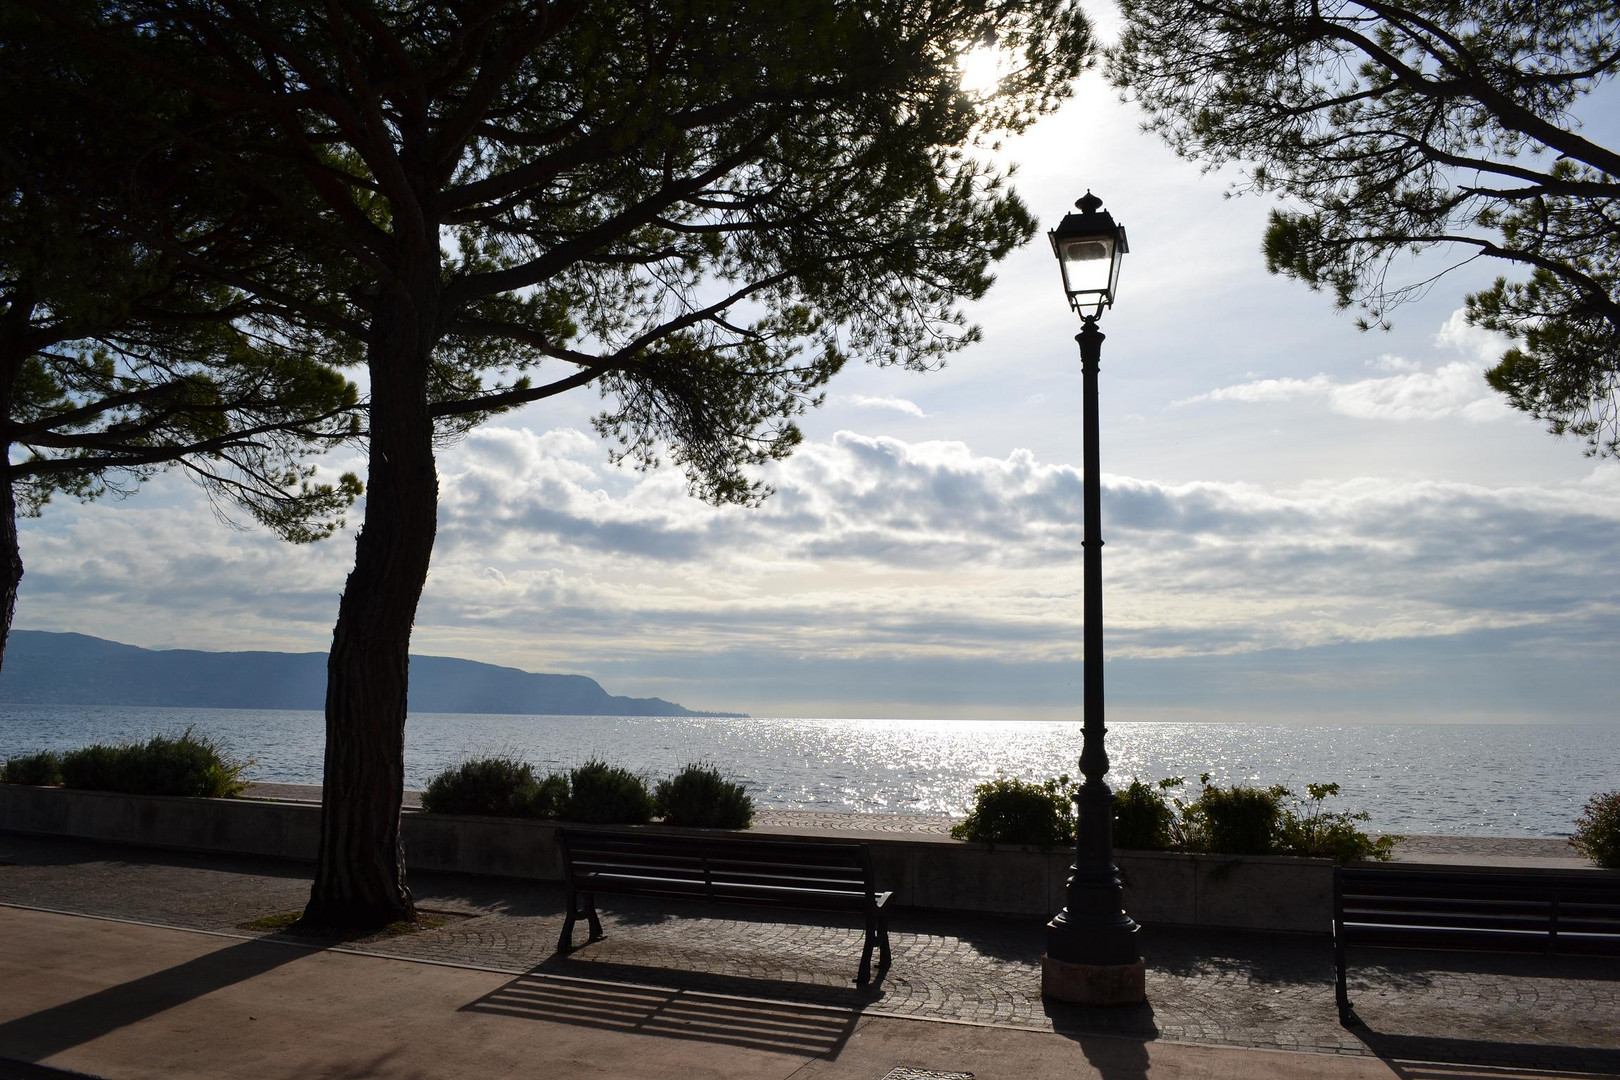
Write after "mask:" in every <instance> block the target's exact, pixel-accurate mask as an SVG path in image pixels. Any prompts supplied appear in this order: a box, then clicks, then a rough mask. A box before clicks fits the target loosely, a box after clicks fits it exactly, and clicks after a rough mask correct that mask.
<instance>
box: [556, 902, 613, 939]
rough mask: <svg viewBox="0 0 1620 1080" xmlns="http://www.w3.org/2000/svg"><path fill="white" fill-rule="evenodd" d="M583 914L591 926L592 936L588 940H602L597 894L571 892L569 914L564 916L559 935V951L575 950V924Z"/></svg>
mask: <svg viewBox="0 0 1620 1080" xmlns="http://www.w3.org/2000/svg"><path fill="white" fill-rule="evenodd" d="M581 915H583V916H585V919H586V922H587V923H588V924H589V925H590V928H591V936H590V938H589V939H588V940H590V941H601V940H602V937H603V934H602V920H601V919H599V918H597V915H596V897H595V895H594V894H592V893H573V892H571V893H569V896H568V914H567V915H566V916H564V918H563V925H562V933H561V934H559V935H558V936H557V951H558V952H563V953H565V952H573V951H574V924H575V923H576V922H578V921H579V917H580V916H581Z"/></svg>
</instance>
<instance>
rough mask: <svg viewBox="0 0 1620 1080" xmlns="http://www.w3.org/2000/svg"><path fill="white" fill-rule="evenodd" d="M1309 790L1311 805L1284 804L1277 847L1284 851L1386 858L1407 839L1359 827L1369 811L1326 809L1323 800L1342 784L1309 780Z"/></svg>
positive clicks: (1326, 856)
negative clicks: (1369, 832)
mask: <svg viewBox="0 0 1620 1080" xmlns="http://www.w3.org/2000/svg"><path fill="white" fill-rule="evenodd" d="M1305 790H1306V792H1307V793H1308V800H1307V801H1308V806H1306V807H1305V808H1304V810H1303V812H1301V811H1300V810H1296V809H1295V808H1294V807H1291V806H1284V807H1283V808H1282V816H1281V818H1280V820H1279V821H1278V828H1277V850H1278V852H1279V853H1280V854H1283V855H1304V856H1308V857H1311V858H1317V859H1337V860H1338V861H1339V862H1353V861H1356V860H1360V859H1374V860H1377V861H1379V862H1385V861H1387V860H1388V859H1389V856H1390V852H1392V851H1393V850H1394V848H1395V845H1396V844H1398V843H1400V842H1401V841H1402V840H1404V839H1406V837H1404V836H1393V835H1391V836H1380V837H1379V838H1378V839H1377V840H1374V839H1373V838H1372V837H1370V836H1368V835H1367V834H1366V833H1364V832H1362V831H1361V830H1360V829H1358V828H1356V823H1357V822H1359V821H1366V820H1367V819H1368V815H1367V814H1366V813H1365V812H1363V813H1359V814H1346V813H1343V812H1342V811H1329V810H1325V809H1324V808H1323V805H1322V804H1323V801H1324V800H1325V799H1327V797H1328V796H1330V795H1337V794H1338V793H1339V785H1338V784H1306V785H1305ZM1283 794H1284V797H1288V798H1294V799H1295V800H1296V802H1297V800H1298V796H1295V795H1294V794H1293V793H1292V792H1289V791H1286V790H1285V791H1284V793H1283Z"/></svg>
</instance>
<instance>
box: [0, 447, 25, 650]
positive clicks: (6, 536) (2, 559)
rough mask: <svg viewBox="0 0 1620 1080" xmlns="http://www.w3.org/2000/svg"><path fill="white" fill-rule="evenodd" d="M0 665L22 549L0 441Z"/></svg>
mask: <svg viewBox="0 0 1620 1080" xmlns="http://www.w3.org/2000/svg"><path fill="white" fill-rule="evenodd" d="M0 455H4V456H0V473H4V476H0V666H3V665H4V664H5V661H6V642H7V640H9V639H10V637H11V619H12V616H14V615H15V614H16V613H17V586H18V585H20V584H21V583H22V576H23V564H22V549H21V548H20V547H19V546H18V544H17V495H16V492H14V491H12V490H11V445H10V443H5V444H4V445H0Z"/></svg>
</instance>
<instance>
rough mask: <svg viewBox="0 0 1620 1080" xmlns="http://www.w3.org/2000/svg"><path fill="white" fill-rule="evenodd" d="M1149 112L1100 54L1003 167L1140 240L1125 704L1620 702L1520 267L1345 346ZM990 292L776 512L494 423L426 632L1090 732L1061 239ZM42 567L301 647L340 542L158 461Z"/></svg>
mask: <svg viewBox="0 0 1620 1080" xmlns="http://www.w3.org/2000/svg"><path fill="white" fill-rule="evenodd" d="M1103 29H1104V32H1105V33H1106V32H1107V31H1108V26H1107V21H1106V19H1104V20H1103ZM1139 122H1140V117H1139V116H1138V114H1137V113H1136V112H1135V110H1134V109H1133V108H1132V107H1131V106H1129V105H1126V104H1122V103H1120V102H1119V101H1118V100H1117V99H1116V97H1115V94H1114V92H1113V91H1112V90H1111V89H1109V88H1108V87H1107V85H1106V84H1105V83H1104V82H1103V80H1102V79H1101V78H1100V77H1099V76H1097V75H1095V74H1092V75H1088V76H1086V77H1085V78H1083V79H1082V80H1081V82H1080V84H1079V86H1078V92H1077V94H1076V96H1075V98H1074V99H1073V100H1071V101H1070V102H1069V103H1068V104H1067V105H1065V106H1064V108H1063V109H1062V110H1061V111H1060V112H1058V113H1057V114H1055V115H1053V116H1050V117H1048V118H1046V119H1044V120H1043V121H1042V122H1041V123H1040V124H1038V125H1037V126H1036V127H1035V128H1034V129H1032V130H1031V131H1030V132H1028V133H1027V134H1026V135H1025V136H1022V137H1020V138H1018V139H1015V140H1011V141H1010V142H1009V143H1008V145H1007V147H1006V148H1005V151H1004V156H1005V157H1006V158H1008V159H1009V160H1012V161H1016V162H1018V164H1019V170H1018V173H1017V176H1016V178H1015V187H1016V188H1017V190H1018V191H1019V192H1020V194H1021V195H1022V196H1023V198H1024V199H1025V200H1026V202H1027V203H1028V204H1029V205H1030V207H1031V208H1032V209H1033V210H1034V211H1035V212H1036V214H1037V215H1038V216H1039V217H1040V220H1041V223H1042V230H1043V231H1044V230H1045V229H1047V228H1050V227H1051V226H1053V225H1055V224H1056V222H1057V221H1058V220H1059V219H1060V218H1061V216H1062V215H1063V214H1064V213H1065V212H1067V211H1068V210H1069V208H1070V206H1071V205H1072V203H1073V201H1074V200H1075V199H1076V198H1078V197H1079V196H1080V195H1082V194H1083V193H1084V192H1085V191H1086V190H1087V189H1090V190H1092V191H1094V192H1095V193H1096V194H1097V195H1098V196H1099V197H1101V198H1102V199H1103V200H1104V203H1105V205H1106V208H1107V209H1108V210H1109V211H1110V212H1111V213H1113V215H1114V216H1115V217H1116V218H1117V219H1118V220H1119V221H1120V222H1121V223H1122V224H1123V225H1125V227H1126V228H1127V230H1128V233H1129V239H1130V249H1131V250H1130V253H1129V255H1128V256H1127V257H1126V260H1125V264H1124V267H1123V270H1122V273H1121V281H1120V288H1119V296H1118V300H1117V303H1116V305H1115V307H1114V308H1113V309H1112V310H1110V311H1109V312H1107V314H1106V315H1105V316H1104V318H1103V320H1102V323H1101V326H1102V329H1103V331H1104V333H1105V334H1106V335H1107V340H1106V342H1105V343H1104V345H1103V352H1102V366H1101V415H1102V421H1101V422H1102V431H1101V453H1102V469H1101V473H1102V487H1103V496H1102V497H1103V519H1102V530H1103V538H1104V540H1105V542H1106V547H1105V550H1104V583H1105V585H1104V607H1105V641H1106V645H1105V647H1106V652H1107V657H1108V660H1107V669H1106V670H1107V677H1106V685H1107V694H1108V716H1109V718H1110V719H1115V720H1173V721H1251V720H1260V721H1272V720H1277V721H1292V720H1299V721H1305V720H1323V721H1356V722H1362V721H1365V722H1383V721H1389V722H1411V721H1532V722H1534V721H1555V722H1596V723H1614V722H1617V718H1616V712H1617V710H1616V707H1615V705H1614V696H1613V693H1612V689H1611V679H1612V672H1613V671H1614V669H1615V660H1616V658H1617V657H1620V619H1617V618H1616V616H1617V615H1620V539H1617V538H1620V530H1617V528H1616V525H1617V524H1620V463H1617V462H1614V461H1600V460H1595V459H1590V458H1586V457H1584V456H1582V453H1581V445H1580V443H1578V442H1576V441H1571V440H1559V439H1556V438H1554V437H1552V436H1550V435H1549V434H1547V433H1546V432H1545V431H1544V430H1543V428H1542V427H1541V425H1539V424H1538V423H1537V422H1535V421H1533V420H1531V419H1529V418H1527V417H1524V416H1523V415H1521V414H1517V413H1514V412H1513V411H1512V410H1510V409H1509V408H1508V407H1507V406H1506V405H1505V404H1504V403H1503V402H1502V400H1500V399H1499V397H1498V396H1497V395H1495V394H1494V392H1493V391H1491V390H1490V389H1489V388H1488V387H1487V386H1486V385H1485V382H1484V380H1483V378H1482V375H1481V372H1482V371H1483V370H1484V369H1485V368H1486V367H1488V366H1490V365H1491V364H1492V363H1493V362H1494V360H1495V358H1496V357H1497V356H1499V354H1500V352H1501V350H1502V348H1503V342H1502V341H1501V340H1499V339H1493V338H1492V337H1491V336H1490V335H1488V334H1485V333H1483V332H1481V331H1478V330H1475V329H1472V328H1470V327H1468V326H1467V325H1466V324H1465V323H1464V322H1463V321H1462V317H1461V313H1460V309H1461V307H1462V299H1463V297H1464V295H1466V294H1467V293H1468V292H1469V291H1472V290H1474V289H1478V288H1480V287H1482V286H1484V285H1486V284H1488V282H1489V281H1490V280H1491V279H1492V278H1494V276H1495V275H1496V274H1497V273H1498V272H1499V268H1498V267H1491V266H1478V265H1475V266H1469V267H1465V268H1463V269H1462V270H1460V271H1458V272H1456V273H1454V274H1452V275H1450V276H1447V277H1445V278H1443V279H1442V280H1441V281H1439V282H1438V283H1437V284H1436V285H1435V286H1434V287H1433V288H1431V289H1430V290H1429V291H1428V293H1427V294H1426V295H1425V296H1424V297H1423V299H1422V300H1420V301H1418V302H1415V303H1412V304H1409V305H1407V306H1405V307H1403V308H1400V309H1397V310H1396V312H1395V313H1394V320H1395V326H1394V328H1393V330H1391V331H1389V332H1381V331H1373V332H1370V333H1366V332H1361V331H1359V330H1357V329H1356V327H1355V325H1354V319H1353V316H1352V315H1349V314H1344V313H1339V312H1337V311H1335V309H1334V306H1333V303H1332V301H1331V298H1330V297H1328V296H1326V295H1323V294H1319V293H1313V292H1311V291H1310V290H1308V289H1307V288H1306V287H1304V286H1302V285H1300V284H1298V283H1295V282H1292V281H1289V280H1287V279H1283V278H1277V277H1272V276H1269V275H1268V274H1267V273H1266V271H1265V267H1264V262H1263V259H1262V256H1261V253H1260V239H1261V234H1262V231H1263V228H1264V223H1265V217H1266V212H1267V210H1268V209H1270V204H1269V203H1268V202H1267V201H1265V200H1263V199H1260V198H1255V197H1250V196H1244V197H1237V198H1232V197H1229V195H1230V191H1231V185H1232V183H1233V181H1234V180H1236V179H1237V178H1238V177H1237V174H1236V173H1220V174H1209V175H1206V174H1203V173H1201V172H1200V170H1199V168H1198V167H1197V166H1196V165H1194V164H1191V163H1188V162H1184V161H1181V160H1179V159H1177V158H1175V157H1174V156H1173V155H1172V154H1171V153H1170V152H1169V151H1168V150H1167V149H1166V148H1165V147H1164V146H1163V145H1162V144H1161V143H1159V142H1158V141H1157V139H1156V138H1155V137H1153V136H1150V135H1147V134H1143V133H1142V132H1141V131H1140V130H1139V129H1138V125H1139ZM1437 268H1438V265H1437V264H1435V263H1433V262H1430V263H1428V264H1425V265H1424V266H1420V267H1416V268H1414V272H1415V273H1416V272H1424V273H1426V272H1428V271H1429V270H1432V269H1437ZM968 314H969V316H970V318H971V319H972V321H974V322H976V323H977V324H979V325H980V326H981V327H982V329H983V340H982V341H981V342H979V343H978V344H976V345H975V346H973V347H971V348H970V349H968V350H967V351H965V352H963V353H960V354H958V355H956V356H954V357H953V358H952V359H951V360H950V362H949V364H948V365H947V366H946V367H945V368H944V369H943V370H940V371H936V372H930V373H920V374H919V373H912V372H906V371H902V370H895V369H879V368H873V367H864V368H858V369H857V368H850V369H846V370H845V371H844V372H842V373H841V374H840V375H839V376H838V377H837V378H835V380H834V381H833V383H832V385H831V386H830V388H829V393H828V398H827V402H826V405H825V406H824V407H823V408H822V409H820V410H819V411H818V412H816V413H814V414H812V415H810V416H808V417H807V418H806V420H805V422H804V425H803V426H804V431H805V435H806V439H805V442H804V444H803V445H802V447H801V448H800V449H799V450H798V451H797V452H796V453H795V455H794V456H793V457H792V458H791V459H790V460H788V461H787V462H784V463H781V464H780V465H778V466H774V467H772V468H771V469H769V470H768V471H767V473H766V474H765V478H766V479H767V480H768V481H769V482H770V483H771V484H772V485H773V486H774V488H775V489H776V493H775V495H774V496H772V497H771V498H770V499H769V500H768V501H767V502H766V503H765V504H764V505H763V506H762V507H760V508H758V509H740V508H723V509H715V508H712V507H709V506H706V505H704V504H702V503H700V502H698V501H696V500H694V499H692V498H690V497H689V496H688V495H687V494H686V490H685V482H684V479H683V477H682V475H681V474H680V473H679V471H678V470H665V471H661V472H653V473H637V472H634V471H630V470H625V469H621V468H618V467H615V466H613V465H611V464H609V463H608V460H607V449H606V446H605V445H604V444H603V443H602V442H601V441H600V440H598V439H597V438H596V437H595V435H594V434H592V432H591V428H590V424H589V421H590V418H591V416H592V415H593V414H594V413H595V412H596V411H598V409H599V408H600V402H599V399H597V398H596V397H595V396H594V393H593V392H592V391H588V390H587V391H584V392H575V393H573V394H571V395H566V396H564V397H562V398H557V399H552V400H550V401H547V402H543V403H540V404H537V405H534V406H530V407H528V408H526V409H524V410H522V411H519V412H515V413H509V414H506V415H504V416H502V417H499V418H497V419H496V420H494V421H492V422H490V423H488V424H486V425H485V426H483V427H482V428H480V429H478V430H477V431H476V432H474V433H473V434H472V435H471V436H470V437H468V438H467V439H465V440H464V441H463V442H461V443H460V444H458V445H456V446H454V447H453V448H451V449H449V450H447V451H446V452H444V453H443V454H442V455H441V457H440V461H439V468H440V485H441V505H440V516H439V533H438V540H437V546H436V549H435V553H434V559H433V568H432V572H431V575H430V578H429V581H428V584H427V589H426V592H425V593H424V595H423V598H422V603H421V607H420V610H419V613H418V618H417V624H416V631H415V637H414V640H413V646H412V648H413V652H415V653H418V654H430V655H444V656H459V657H466V658H469V659H474V660H481V661H485V662H489V663H495V664H503V665H509V666H513V667H519V668H523V669H526V670H530V671H550V672H568V673H575V674H583V675H589V676H592V677H594V678H596V679H598V680H599V681H600V682H601V683H602V684H603V685H604V687H606V688H607V689H608V690H609V692H611V693H616V694H627V695H633V696H658V697H663V698H667V699H670V700H674V701H678V702H681V703H682V704H685V705H687V706H689V707H692V708H698V709H713V710H726V711H736V712H747V713H750V714H753V715H756V716H828V717H919V718H939V719H955V718H964V719H969V718H971V719H1042V720H1045V719H1078V718H1079V717H1080V697H1081V694H1080V689H1081V664H1080V655H1081V639H1082V617H1081V616H1082V590H1081V549H1080V544H1079V540H1080V536H1081V530H1082V516H1081V472H1080V461H1081V446H1080V439H1081V432H1080V420H1079V417H1080V365H1079V357H1078V352H1077V350H1076V347H1075V344H1074V341H1073V335H1074V334H1075V333H1076V331H1077V330H1078V329H1079V324H1078V320H1077V318H1076V317H1075V316H1074V315H1073V314H1072V313H1071V312H1070V311H1069V309H1068V307H1067V304H1066V303H1065V301H1064V297H1063V293H1062V288H1061V282H1060V279H1059V275H1058V269H1057V265H1056V262H1055V261H1054V259H1053V258H1052V254H1051V249H1050V247H1049V246H1048V245H1047V243H1046V240H1045V238H1044V236H1042V237H1039V238H1037V240H1036V241H1034V242H1033V243H1031V244H1029V245H1028V246H1027V247H1025V248H1023V249H1020V250H1019V251H1017V252H1015V253H1013V255H1012V256H1010V257H1009V258H1008V259H1007V260H1006V261H1005V262H1004V263H1003V264H1001V266H1000V267H999V270H998V280H997V283H996V284H995V286H994V287H993V288H992V290H991V291H990V293H989V295H988V296H987V297H986V298H985V299H984V300H983V301H982V302H980V303H978V304H975V305H973V306H972V307H971V308H969V310H968ZM329 465H330V466H331V468H332V469H334V470H341V469H344V468H356V469H358V470H359V471H360V472H361V473H362V475H363V474H364V467H363V466H364V462H363V460H362V459H361V458H360V457H358V456H357V455H354V454H349V455H346V456H344V455H340V456H338V457H335V458H333V459H332V460H331V461H330V462H329ZM350 520H351V522H357V521H358V520H359V515H358V513H353V514H351V515H350ZM22 555H23V560H24V565H25V567H26V574H25V576H24V578H23V582H22V588H21V592H20V597H19V601H18V605H17V614H16V626H18V627H20V628H28V629H37V630H54V631H76V632H79V633H86V634H93V635H96V636H99V637H105V638H111V639H113V640H117V641H122V642H127V643H129V644H134V645H140V646H144V647H148V648H199V649H270V650H278V651H293V652H314V651H324V650H325V649H326V648H327V647H328V646H329V644H330V642H331V627H332V622H333V620H334V618H335V617H336V612H337V600H338V596H339V593H340V592H341V590H342V587H343V580H344V576H345V574H346V573H347V571H348V569H349V565H350V562H351V560H352V557H353V530H352V529H350V530H348V531H347V532H345V533H342V534H340V535H339V536H337V537H335V538H334V539H332V540H328V541H326V542H324V543H321V544H316V545H310V546H302V547H296V546H290V545H286V544H282V543H279V542H277V541H276V540H275V539H274V538H272V537H271V536H269V535H268V534H266V533H264V532H263V531H262V530H256V529H253V528H246V529H244V528H241V527H232V526H231V525H230V524H228V523H222V522H221V521H220V520H218V518H217V517H216V515H215V514H214V512H213V511H212V509H211V508H210V507H209V505H208V504H207V503H206V501H205V500H204V499H203V498H202V497H201V495H200V494H199V493H198V492H197V491H196V490H195V489H194V488H193V487H192V486H191V485H189V484H188V483H187V482H186V481H185V480H184V479H183V478H181V477H179V476H177V475H168V476H164V477H161V478H159V479H157V480H154V481H152V482H151V483H149V484H148V485H146V487H145V489H144V490H142V491H141V492H140V493H139V494H137V495H136V496H134V497H131V498H128V499H124V500H104V501H100V502H95V503H88V504H80V503H75V502H72V501H71V500H60V499H59V500H58V501H57V502H55V503H53V504H52V505H50V506H49V507H47V508H46V511H45V514H44V516H43V517H41V518H39V519H37V520H32V521H25V522H24V523H23V528H22Z"/></svg>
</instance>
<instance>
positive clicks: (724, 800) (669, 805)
mask: <svg viewBox="0 0 1620 1080" xmlns="http://www.w3.org/2000/svg"><path fill="white" fill-rule="evenodd" d="M653 803H654V809H655V810H656V811H657V813H658V815H659V816H660V817H662V818H663V819H664V824H666V825H689V826H696V827H699V828H712V829H746V828H748V826H749V825H751V824H752V823H753V821H754V800H753V799H751V798H749V796H748V791H747V790H746V789H745V788H744V787H743V785H741V784H739V783H737V782H735V781H732V780H727V779H726V778H725V777H724V776H722V775H721V774H720V770H719V769H717V768H715V767H714V766H713V765H706V764H703V763H701V762H698V763H694V764H691V765H688V766H686V768H684V769H682V770H681V771H680V772H678V773H676V774H675V775H674V776H672V777H670V778H669V779H667V780H660V781H658V786H657V788H656V789H655V790H654V792H653Z"/></svg>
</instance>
